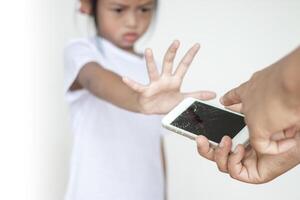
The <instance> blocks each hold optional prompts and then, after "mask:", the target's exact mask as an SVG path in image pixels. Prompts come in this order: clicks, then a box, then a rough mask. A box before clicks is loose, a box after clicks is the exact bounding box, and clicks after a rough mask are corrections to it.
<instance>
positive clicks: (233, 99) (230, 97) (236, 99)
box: [220, 82, 247, 106]
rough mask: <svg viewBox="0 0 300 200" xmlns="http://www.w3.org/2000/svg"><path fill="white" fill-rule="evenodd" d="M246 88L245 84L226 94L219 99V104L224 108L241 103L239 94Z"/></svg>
mask: <svg viewBox="0 0 300 200" xmlns="http://www.w3.org/2000/svg"><path fill="white" fill-rule="evenodd" d="M246 86H247V82H245V83H243V84H242V85H240V86H239V87H237V88H234V89H232V90H230V91H229V92H227V93H226V94H225V95H224V96H223V97H221V99H220V102H221V104H223V105H224V106H230V105H233V104H238V103H241V94H242V92H243V90H244V89H245V87H246Z"/></svg>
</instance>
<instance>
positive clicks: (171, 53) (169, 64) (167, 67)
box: [162, 40, 180, 75]
mask: <svg viewBox="0 0 300 200" xmlns="http://www.w3.org/2000/svg"><path fill="white" fill-rule="evenodd" d="M179 44H180V43H179V41H178V40H175V41H174V42H173V43H172V44H171V46H170V47H169V49H168V50H167V53H166V54H165V57H164V64H163V69H162V73H163V74H166V75H171V74H172V68H173V62H174V58H175V56H176V53H177V49H178V47H179Z"/></svg>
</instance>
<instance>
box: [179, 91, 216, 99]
mask: <svg viewBox="0 0 300 200" xmlns="http://www.w3.org/2000/svg"><path fill="white" fill-rule="evenodd" d="M183 96H184V97H185V98H186V97H193V98H196V99H200V100H210V99H214V98H216V93H215V92H211V91H199V92H190V93H184V94H183Z"/></svg>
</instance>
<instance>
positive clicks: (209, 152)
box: [196, 135, 214, 161]
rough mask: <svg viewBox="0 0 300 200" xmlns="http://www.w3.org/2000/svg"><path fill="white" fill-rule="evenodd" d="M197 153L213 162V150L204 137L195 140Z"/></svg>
mask: <svg viewBox="0 0 300 200" xmlns="http://www.w3.org/2000/svg"><path fill="white" fill-rule="evenodd" d="M196 142H197V149H198V153H199V154H200V155H201V156H202V157H204V158H206V159H208V160H211V161H214V149H213V148H212V147H210V145H209V142H208V140H207V138H206V137H204V136H202V135H200V136H199V137H197V139H196Z"/></svg>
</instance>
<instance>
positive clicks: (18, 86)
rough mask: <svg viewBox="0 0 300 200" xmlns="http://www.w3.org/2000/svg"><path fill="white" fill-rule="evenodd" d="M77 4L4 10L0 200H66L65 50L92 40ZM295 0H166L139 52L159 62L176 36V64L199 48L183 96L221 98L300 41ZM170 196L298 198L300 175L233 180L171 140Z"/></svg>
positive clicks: (21, 0)
mask: <svg viewBox="0 0 300 200" xmlns="http://www.w3.org/2000/svg"><path fill="white" fill-rule="evenodd" d="M75 5H76V1H75V0H64V1H61V0H51V1H46V0H44V1H42V0H26V1H25V0H17V1H6V3H5V5H2V7H1V12H0V13H1V17H0V22H1V23H0V24H1V35H0V41H1V43H0V46H1V47H0V52H1V56H0V67H1V68H0V69H1V79H0V84H1V85H0V87H1V93H2V94H1V100H0V102H1V104H0V105H1V115H0V117H1V118H0V120H1V121H0V124H1V125H0V199H5V200H15V199H16V200H17V199H30V200H32V199H36V200H60V199H62V198H63V193H64V191H65V187H66V182H67V175H68V167H69V166H68V163H69V155H70V151H71V145H72V144H71V134H70V130H69V125H68V117H67V116H68V115H67V109H66V105H65V103H64V99H63V92H62V83H63V61H62V51H63V46H64V44H65V43H66V41H67V40H68V39H70V38H73V37H78V36H82V35H91V34H92V32H93V31H92V26H93V24H92V22H90V21H89V20H88V19H87V18H84V17H81V16H79V15H78V14H76V6H75ZM299 11H300V1H298V0H286V1H282V0H251V1H250V0H243V1H237V0H227V1H221V0H209V1H208V0H197V1H196V0H185V1H183V0H162V1H161V7H160V11H159V15H158V20H157V23H156V26H155V30H154V31H153V34H152V36H151V37H149V38H147V40H143V42H141V43H140V44H139V45H138V48H139V49H143V48H145V47H152V48H153V50H154V52H155V55H156V58H157V59H158V60H161V58H162V56H163V53H164V51H165V49H166V48H167V46H168V45H169V44H170V43H171V42H172V40H173V39H179V40H181V42H182V48H181V50H180V52H179V55H178V58H179V57H181V56H182V54H183V53H184V52H185V51H186V50H187V48H188V47H189V46H190V45H192V44H193V43H194V42H199V43H200V44H201V46H202V48H201V51H200V52H199V55H198V56H197V58H196V59H195V61H194V63H193V65H192V67H191V69H190V71H189V72H188V74H187V76H186V78H185V82H184V85H183V90H185V91H190V90H198V89H211V90H214V91H216V92H217V93H218V94H219V96H220V95H221V94H223V93H224V92H225V91H227V90H228V89H230V88H232V87H235V86H237V85H238V84H239V83H241V82H242V81H245V80H247V79H248V78H249V77H250V75H251V74H252V73H253V72H254V71H256V70H258V69H261V68H262V67H265V66H268V65H270V64H271V63H273V62H275V61H276V60H277V59H279V58H280V57H282V56H284V55H285V54H287V53H288V52H289V51H291V50H293V49H294V48H295V47H297V46H298V45H299V44H300V37H299V36H300V21H299V19H300V12H299ZM165 146H166V151H167V162H168V163H167V164H168V183H169V187H168V193H169V197H170V199H171V200H182V199H189V200H193V199H195V200H196V199H204V200H210V199H220V198H225V199H230V198H231V199H237V198H243V199H249V200H250V199H273V200H281V199H286V198H288V199H290V200H296V199H297V200H298V199H300V193H299V178H300V168H299V167H296V168H295V169H293V170H291V171H289V172H288V173H286V174H285V175H283V176H281V177H279V178H278V179H276V180H275V181H273V182H271V183H268V184H264V185H248V184H244V183H240V182H237V181H235V180H232V179H230V178H229V177H228V176H227V175H225V174H222V173H220V172H219V171H218V170H217V168H216V166H215V165H214V164H213V163H211V162H209V161H207V160H205V159H203V158H201V157H200V156H198V155H197V153H196V146H195V143H194V142H192V141H190V140H188V139H185V138H183V137H181V136H177V135H175V134H169V135H168V136H167V137H166V138H165Z"/></svg>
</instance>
